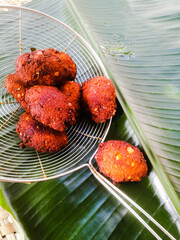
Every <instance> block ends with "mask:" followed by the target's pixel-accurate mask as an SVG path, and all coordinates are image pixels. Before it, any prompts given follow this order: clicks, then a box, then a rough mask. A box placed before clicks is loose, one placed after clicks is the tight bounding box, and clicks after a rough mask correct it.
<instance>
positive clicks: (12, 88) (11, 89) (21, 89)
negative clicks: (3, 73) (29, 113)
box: [5, 73, 27, 110]
mask: <svg viewBox="0 0 180 240" xmlns="http://www.w3.org/2000/svg"><path fill="white" fill-rule="evenodd" d="M5 86H6V89H7V91H8V93H10V94H11V95H12V96H13V97H14V98H15V99H16V100H17V101H18V102H19V103H20V105H21V106H22V108H24V110H27V103H26V102H25V93H26V89H27V88H26V86H24V84H23V83H22V82H20V81H19V77H18V76H17V74H16V73H13V74H9V75H8V76H7V77H6V80H5Z"/></svg>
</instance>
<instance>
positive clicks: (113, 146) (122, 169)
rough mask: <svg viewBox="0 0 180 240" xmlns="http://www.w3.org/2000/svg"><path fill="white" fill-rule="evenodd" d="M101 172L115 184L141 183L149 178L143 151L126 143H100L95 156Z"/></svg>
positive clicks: (113, 141) (112, 141)
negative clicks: (143, 179)
mask: <svg viewBox="0 0 180 240" xmlns="http://www.w3.org/2000/svg"><path fill="white" fill-rule="evenodd" d="M95 159H96V162H97V164H98V166H99V170H100V172H102V173H103V174H104V175H106V176H107V177H110V178H111V179H112V180H113V182H114V183H118V182H128V181H131V182H134V181H141V179H142V178H144V177H146V176H147V171H148V168H147V164H146V161H145V159H144V156H143V154H142V153H141V151H140V150H139V149H138V148H137V147H135V146H133V145H131V144H129V143H127V142H124V141H119V140H110V141H107V142H104V143H100V144H99V147H98V151H97V153H96V155H95Z"/></svg>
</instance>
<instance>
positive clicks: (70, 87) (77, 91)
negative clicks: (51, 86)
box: [59, 81, 81, 117]
mask: <svg viewBox="0 0 180 240" xmlns="http://www.w3.org/2000/svg"><path fill="white" fill-rule="evenodd" d="M59 90H60V91H61V92H62V93H64V94H65V95H66V96H67V97H68V98H69V100H70V102H71V103H72V105H73V107H74V109H75V116H76V117H77V116H78V115H79V113H80V100H81V85H80V84H79V83H78V82H73V81H67V82H66V83H65V84H64V85H62V86H61V87H60V88H59Z"/></svg>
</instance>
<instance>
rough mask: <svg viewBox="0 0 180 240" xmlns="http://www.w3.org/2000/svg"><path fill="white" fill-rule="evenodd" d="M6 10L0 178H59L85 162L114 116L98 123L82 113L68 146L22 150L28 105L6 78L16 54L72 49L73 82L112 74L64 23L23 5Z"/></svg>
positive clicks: (1, 19) (1, 48) (0, 62)
mask: <svg viewBox="0 0 180 240" xmlns="http://www.w3.org/2000/svg"><path fill="white" fill-rule="evenodd" d="M2 9H4V8H2V6H1V7H0V10H2ZM6 9H7V11H1V12H0V38H1V44H0V180H2V181H15V182H33V181H43V180H47V179H52V178H55V177H59V176H62V175H64V174H66V173H68V172H71V171H74V170H75V169H76V168H77V169H78V168H80V167H81V166H82V167H83V166H85V165H86V162H87V161H88V160H89V159H90V158H91V157H92V155H93V153H94V152H95V150H96V149H97V146H98V143H99V142H101V141H103V140H104V138H105V136H106V134H107V131H108V129H109V126H110V122H111V120H110V121H107V122H106V123H102V124H96V123H94V122H92V121H91V120H90V119H89V117H87V116H86V115H84V114H81V117H80V119H78V121H77V124H76V125H75V126H72V127H70V128H69V129H68V130H67V136H68V141H69V143H68V145H67V146H66V147H65V148H64V149H62V150H61V151H60V152H58V153H54V154H47V153H38V152H36V151H35V150H33V149H29V148H27V147H26V148H25V149H20V148H19V143H20V142H21V140H20V138H19V137H18V135H17V133H16V131H15V130H16V123H17V122H18V120H19V117H20V115H21V114H22V113H23V111H24V110H23V109H22V108H21V107H20V105H19V103H17V102H16V100H15V99H14V98H13V97H12V96H11V95H10V94H8V93H7V91H6V88H5V78H6V76H7V75H8V74H11V73H13V72H15V59H16V57H17V56H18V55H19V54H23V53H25V52H30V51H31V49H32V48H36V49H46V48H55V49H57V50H59V51H65V52H66V53H68V54H69V55H70V56H71V57H72V59H73V60H74V62H75V63H76V65H77V76H76V79H75V81H77V82H79V83H80V84H82V83H83V82H84V81H87V80H88V79H89V78H92V77H95V76H100V75H104V76H106V77H108V76H107V73H106V71H105V69H104V67H103V65H102V63H101V61H100V59H99V58H98V56H97V54H96V53H95V52H94V50H93V49H92V48H91V47H90V46H89V44H88V43H86V42H85V41H84V40H83V39H82V38H81V37H80V36H79V35H78V34H77V33H76V32H74V31H73V30H72V29H71V28H69V27H68V26H66V25H65V24H63V23H62V22H60V21H58V20H56V19H54V18H52V17H50V16H47V15H45V14H43V13H39V12H37V11H35V10H31V9H27V8H23V7H13V6H9V7H8V8H6Z"/></svg>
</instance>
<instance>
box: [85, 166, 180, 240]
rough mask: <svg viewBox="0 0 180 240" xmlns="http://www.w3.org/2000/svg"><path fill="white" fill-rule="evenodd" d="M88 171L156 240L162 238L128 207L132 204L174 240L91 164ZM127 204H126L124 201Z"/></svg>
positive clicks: (170, 236) (171, 237) (170, 237)
mask: <svg viewBox="0 0 180 240" xmlns="http://www.w3.org/2000/svg"><path fill="white" fill-rule="evenodd" d="M89 169H90V170H91V172H92V174H93V175H94V176H95V178H96V179H97V180H98V181H99V182H100V183H101V184H102V185H103V186H104V187H105V188H106V189H107V190H108V191H109V192H110V193H111V194H112V195H113V196H114V197H116V199H117V200H118V201H119V202H121V203H122V204H123V205H124V206H125V207H126V208H127V209H128V210H129V211H130V212H131V213H132V214H133V215H134V216H135V217H136V218H137V219H138V220H139V221H140V222H141V223H142V224H143V225H144V226H145V227H146V228H147V229H148V230H149V231H150V232H151V234H152V235H153V236H154V237H155V238H156V239H158V240H162V238H161V237H160V236H159V235H158V234H157V233H156V232H155V231H154V230H153V229H152V228H151V227H150V226H149V225H148V224H147V223H146V222H145V221H144V219H143V218H142V217H140V215H138V213H137V212H136V211H135V210H134V209H133V208H132V207H131V206H130V205H129V203H130V204H132V205H133V206H134V207H135V208H136V209H138V210H139V211H140V212H141V213H142V214H143V215H144V216H146V217H147V218H148V219H149V220H150V221H151V222H152V223H154V225H156V226H157V227H158V228H159V229H160V230H161V231H162V232H163V233H164V234H165V235H166V236H168V237H169V239H171V240H176V239H175V238H174V237H173V236H172V235H171V234H170V233H169V232H168V231H167V230H166V229H165V228H164V227H163V226H162V225H161V224H159V223H158V222H157V221H156V220H155V219H154V218H153V217H151V216H150V215H149V213H147V212H146V211H145V210H144V209H143V208H141V207H140V206H139V205H138V204H137V203H135V202H134V201H133V200H132V199H131V198H130V197H128V196H127V195H126V194H125V193H123V191H121V190H120V189H119V188H117V187H116V186H115V185H114V184H112V183H111V182H110V181H109V180H107V179H106V178H105V177H104V176H103V175H101V174H100V173H99V172H98V171H97V170H96V169H95V168H94V167H93V165H92V164H90V165H89ZM125 200H126V201H127V202H126V201H125Z"/></svg>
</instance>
